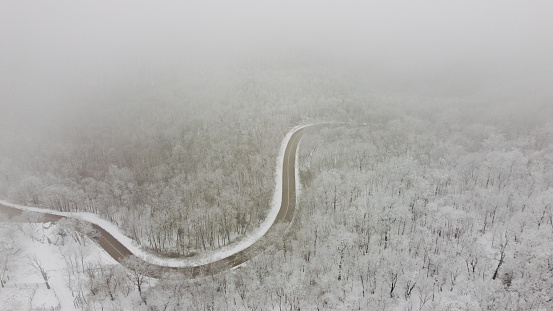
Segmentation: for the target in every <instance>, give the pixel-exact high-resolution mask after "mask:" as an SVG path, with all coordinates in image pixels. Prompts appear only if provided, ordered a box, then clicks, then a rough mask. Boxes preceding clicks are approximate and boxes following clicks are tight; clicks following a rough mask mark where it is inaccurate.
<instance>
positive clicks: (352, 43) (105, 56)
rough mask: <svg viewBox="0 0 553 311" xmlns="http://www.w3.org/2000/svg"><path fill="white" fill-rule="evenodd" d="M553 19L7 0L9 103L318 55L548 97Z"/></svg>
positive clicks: (415, 77)
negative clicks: (146, 76) (145, 76)
mask: <svg viewBox="0 0 553 311" xmlns="http://www.w3.org/2000/svg"><path fill="white" fill-rule="evenodd" d="M552 12H553V1H549V0H539V1H511V0H504V1H474V0H469V1H443V0H441V1H438V0H432V1H407V0H402V1H288V0H285V1H253V0H252V1H172V2H162V1H75V0H71V1H63V0H56V1H11V0H5V1H0V42H1V44H0V83H1V86H0V87H1V88H0V91H1V93H2V94H1V95H0V100H1V102H0V105H2V106H1V108H2V109H4V112H6V111H7V110H8V107H11V106H13V105H15V104H17V105H19V106H20V105H22V104H26V105H30V106H29V107H33V109H34V107H36V106H37V105H38V106H41V105H42V106H44V105H48V103H52V102H55V101H56V100H57V99H58V98H59V96H61V95H60V94H66V93H70V92H72V90H73V91H74V90H75V89H79V88H80V89H86V88H87V87H88V86H90V85H96V84H102V83H106V84H110V83H113V81H127V80H128V81H131V80H132V79H133V75H134V76H136V75H139V74H141V73H144V72H149V71H153V72H156V71H158V72H161V73H164V72H169V71H170V69H171V70H176V71H182V72H186V68H189V67H191V66H192V67H195V68H204V69H205V70H207V71H209V70H210V68H214V67H217V66H229V65H230V66H239V65H240V64H244V63H248V62H258V63H260V64H263V63H264V62H266V63H271V62H272V63H275V62H276V63H278V62H280V61H291V62H294V61H297V60H309V59H312V60H313V61H317V62H321V63H325V62H328V63H329V64H330V63H332V64H340V63H350V64H357V63H358V64H360V65H361V64H362V66H366V67H361V68H373V69H374V70H375V73H376V75H383V76H384V75H386V76H390V77H393V79H399V80H401V79H404V80H405V81H407V82H408V83H410V82H412V83H415V84H416V83H418V84H419V85H420V84H425V87H426V88H430V87H431V85H432V83H434V82H435V81H440V80H447V81H449V82H448V83H450V84H451V85H455V87H457V86H459V85H463V84H467V85H469V87H468V89H473V88H474V87H476V86H478V87H480V88H493V87H495V86H493V85H492V84H493V83H492V84H490V81H496V80H509V81H510V82H509V83H508V85H516V86H517V87H518V86H521V89H520V92H537V91H547V90H548V89H549V88H550V85H551V83H550V82H552V81H551V80H552V79H551V76H552V73H553V13H552ZM375 73H373V74H375ZM513 81H514V82H513ZM123 83H124V82H123ZM523 84H524V85H525V86H524V88H522V85H523ZM455 87H453V89H455ZM515 89H516V88H515ZM512 90H513V88H512V87H509V91H511V92H512ZM456 91H457V92H456ZM456 91H455V90H453V91H452V94H453V95H455V96H459V95H462V92H463V87H459V89H457V90H456ZM500 91H501V89H500ZM459 92H461V94H459ZM31 103H32V104H31ZM5 115H6V114H5Z"/></svg>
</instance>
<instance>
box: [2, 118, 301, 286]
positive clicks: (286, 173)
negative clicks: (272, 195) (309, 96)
mask: <svg viewBox="0 0 553 311" xmlns="http://www.w3.org/2000/svg"><path fill="white" fill-rule="evenodd" d="M306 128H307V127H302V128H299V129H298V130H296V131H295V132H293V134H292V136H291V137H290V139H289V141H288V144H287V145H286V149H285V152H284V157H283V165H282V201H281V205H280V209H279V211H278V214H277V216H276V219H275V221H274V222H273V224H272V225H271V227H270V228H269V230H268V231H267V232H266V233H265V235H264V236H263V237H262V238H260V239H259V240H258V241H256V242H255V243H253V244H252V245H251V246H249V247H247V248H245V249H243V250H241V251H239V252H236V253H234V254H232V255H229V256H227V257H225V258H222V259H220V260H218V261H214V262H211V263H207V264H203V265H199V266H195V267H167V266H161V265H155V264H151V263H148V262H146V261H143V260H142V259H139V258H138V256H135V257H136V260H137V262H138V263H139V264H140V270H141V273H143V274H145V275H147V276H149V277H155V278H161V277H163V276H164V275H167V274H170V275H181V276H183V277H186V278H196V277H201V276H206V275H213V274H215V273H218V272H221V271H223V270H227V269H230V268H233V267H236V266H239V265H241V264H242V263H244V262H246V261H248V260H250V259H251V258H253V257H254V256H256V255H257V254H259V253H260V252H262V251H263V250H265V249H266V248H267V247H268V246H270V245H271V242H272V241H271V236H274V235H277V234H279V233H282V232H279V231H278V228H279V227H281V225H284V226H285V227H286V226H287V225H288V224H290V223H291V221H292V217H293V215H294V212H295V208H296V175H295V171H296V168H295V167H296V151H297V149H298V144H299V142H300V140H301V137H302V136H303V135H304V133H305V130H306ZM276 189H277V190H275V191H278V185H277V188H276ZM0 213H2V214H4V215H6V216H7V217H8V218H10V219H14V218H17V217H18V216H21V215H22V213H23V211H22V210H20V209H17V208H14V207H10V206H6V205H3V204H0ZM26 213H28V214H27V215H33V216H34V217H36V219H35V220H33V221H36V222H52V221H53V222H56V221H58V220H60V219H62V218H64V216H59V215H55V214H51V213H47V212H44V213H42V212H26ZM91 225H92V227H93V228H94V229H96V231H97V232H98V235H97V237H95V238H94V240H95V241H96V242H97V243H98V245H100V247H102V248H103V249H104V250H105V251H106V252H107V253H108V254H109V255H110V256H111V257H113V258H114V259H115V260H117V261H118V262H120V263H122V264H123V265H128V261H126V259H127V258H129V257H130V256H132V255H133V253H132V252H131V251H130V250H129V249H128V248H127V247H125V246H124V245H123V244H122V243H121V242H119V241H118V240H117V239H116V238H115V237H114V236H113V235H111V234H110V233H109V232H107V231H106V230H104V229H103V228H101V227H100V226H98V225H96V224H93V223H91ZM128 268H131V269H132V268H133V267H128Z"/></svg>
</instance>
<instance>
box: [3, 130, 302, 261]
mask: <svg viewBox="0 0 553 311" xmlns="http://www.w3.org/2000/svg"><path fill="white" fill-rule="evenodd" d="M308 126H311V124H309V125H303V126H297V127H295V128H293V129H292V130H290V132H288V134H286V136H285V137H284V139H283V141H282V144H281V146H280V151H279V156H278V158H277V164H276V173H275V184H276V187H275V192H274V194H273V200H272V202H271V210H270V211H269V214H268V215H267V217H266V218H265V221H264V222H263V223H262V224H261V226H259V227H258V228H257V229H256V230H254V231H253V232H251V233H249V234H246V236H244V237H243V238H241V239H240V240H239V241H238V242H236V243H232V244H230V245H227V246H225V247H222V248H220V249H217V250H214V251H207V252H203V253H201V254H198V255H196V256H193V257H189V258H184V259H175V258H164V257H159V256H156V255H153V254H149V253H147V252H145V251H144V250H142V249H141V248H140V246H139V245H137V243H136V242H135V241H133V240H132V239H130V238H129V237H127V236H125V235H124V234H123V233H122V232H121V230H120V229H119V228H118V227H117V226H116V225H114V224H113V223H111V222H109V221H107V220H104V219H102V218H100V217H99V216H97V215H95V214H92V213H64V212H58V211H54V210H48V209H43V208H37V207H29V206H21V205H16V204H12V203H9V202H6V201H2V200H0V203H2V204H4V205H7V206H12V207H15V208H18V209H22V210H27V211H34V212H48V213H51V214H56V215H61V216H66V217H73V218H79V219H83V220H86V221H88V222H91V223H94V224H96V225H98V226H100V227H102V228H104V229H105V230H106V231H108V232H109V233H110V234H111V235H113V236H114V237H115V238H116V239H118V240H119V241H120V242H121V243H122V244H123V245H125V247H127V248H128V249H129V250H130V251H131V252H132V253H133V254H135V256H137V257H139V258H142V259H143V260H145V261H147V262H150V263H152V264H156V265H161V266H169V267H192V266H200V265H204V264H208V263H211V262H215V261H217V260H220V259H223V258H225V257H228V256H230V255H232V254H235V253H238V252H240V251H242V250H244V249H246V248H248V247H249V246H251V245H252V244H254V243H255V242H256V241H257V240H259V239H260V238H261V237H262V236H263V235H265V233H266V232H267V231H268V230H269V228H270V227H271V225H272V224H273V223H274V221H275V219H276V216H277V214H278V211H279V209H280V205H281V201H282V197H281V194H282V167H283V161H284V153H285V151H286V146H287V145H288V142H289V140H290V138H291V137H292V135H293V134H294V133H295V132H296V131H298V130H300V129H302V128H305V127H308ZM296 161H297V154H296ZM296 178H298V173H297V167H296ZM298 185H299V183H298V182H297V183H296V187H298Z"/></svg>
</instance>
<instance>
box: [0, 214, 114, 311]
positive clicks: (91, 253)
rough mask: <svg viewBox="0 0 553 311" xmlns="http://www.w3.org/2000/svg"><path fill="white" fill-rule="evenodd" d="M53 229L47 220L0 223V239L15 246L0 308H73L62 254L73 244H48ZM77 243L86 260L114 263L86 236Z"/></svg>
mask: <svg viewBox="0 0 553 311" xmlns="http://www.w3.org/2000/svg"><path fill="white" fill-rule="evenodd" d="M56 232H57V227H56V225H53V224H49V223H48V224H28V223H25V224H22V223H17V224H15V223H0V242H2V243H12V244H14V245H17V247H19V252H18V253H17V255H16V256H15V257H14V258H11V259H10V261H9V262H10V268H9V271H8V275H9V280H7V282H6V284H5V287H4V288H1V289H0V306H1V307H0V309H1V310H36V309H39V310H40V309H43V310H77V309H76V308H75V305H74V301H75V293H74V292H72V290H71V289H70V287H69V286H68V281H67V280H68V270H67V264H66V262H65V260H64V258H63V255H62V253H65V254H67V253H66V252H67V251H68V247H77V246H76V245H73V244H71V243H66V244H65V245H64V246H62V245H60V244H59V243H58V245H55V244H52V242H53V241H55V240H56V238H57V233H56ZM31 236H32V237H33V238H31ZM78 247H82V249H80V250H82V253H83V254H87V255H86V256H85V257H84V259H83V261H84V262H86V263H88V262H95V263H100V264H102V265H113V264H116V263H117V262H116V261H115V260H114V259H113V258H111V257H110V256H109V255H108V254H107V253H106V252H104V250H103V249H101V248H100V247H98V246H97V245H96V244H95V243H94V242H92V241H90V240H89V241H88V243H86V245H79V246H78ZM31 257H36V259H37V260H38V262H39V263H40V265H41V266H42V267H43V269H44V271H46V272H47V274H48V277H49V279H48V283H49V285H50V287H51V289H47V288H46V283H45V281H44V278H43V277H42V274H41V273H40V272H39V270H37V269H36V268H34V267H33V266H32V265H31V263H30V261H29V258H31Z"/></svg>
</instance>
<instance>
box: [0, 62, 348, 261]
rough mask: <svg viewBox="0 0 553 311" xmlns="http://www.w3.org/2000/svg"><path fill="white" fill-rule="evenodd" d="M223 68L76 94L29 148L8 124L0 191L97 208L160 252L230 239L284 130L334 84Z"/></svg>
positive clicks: (323, 100) (265, 188)
mask: <svg viewBox="0 0 553 311" xmlns="http://www.w3.org/2000/svg"><path fill="white" fill-rule="evenodd" d="M233 74H241V78H240V79H234V80H232V82H228V83H221V82H220V81H225V79H226V78H227V77H226V76H223V77H217V79H216V80H215V79H206V80H205V81H194V82H189V83H186V82H183V83H181V84H177V85H170V86H164V87H159V88H153V89H152V90H150V89H148V90H146V91H139V90H138V87H137V88H133V89H131V90H125V91H124V92H123V91H121V90H118V92H116V91H114V90H111V91H110V90H108V91H105V92H106V94H105V96H102V97H100V98H94V100H92V99H91V100H90V101H87V100H88V99H87V98H85V99H84V100H83V99H80V100H81V101H83V103H81V104H77V108H72V109H70V110H69V112H64V114H63V116H56V117H57V118H58V119H63V122H62V123H61V124H59V123H57V122H53V123H52V124H50V125H49V126H46V128H47V129H46V130H45V133H44V134H41V135H36V136H35V137H34V138H35V139H34V140H32V141H31V142H29V145H30V147H29V145H25V144H23V145H22V144H21V141H20V140H19V139H17V138H16V137H19V136H21V135H20V133H18V132H19V131H20V130H17V129H16V130H14V131H13V132H14V134H13V135H14V136H13V137H14V138H13V142H12V145H11V146H9V145H8V146H9V147H8V148H6V149H5V154H4V155H3V157H2V161H1V163H2V165H1V168H0V174H1V175H2V178H1V179H2V181H1V184H0V193H1V195H2V196H4V197H7V198H8V199H9V200H11V201H12V202H16V203H20V204H25V205H30V206H38V207H46V208H51V209H55V210H59V211H64V212H77V211H81V212H91V213H95V214H98V215H100V216H101V217H103V218H105V219H107V220H109V221H112V222H113V223H115V224H117V225H118V226H119V227H120V228H121V229H123V231H124V232H125V234H126V235H127V236H129V237H131V238H132V239H134V240H135V241H137V242H138V243H139V244H140V245H143V246H144V247H145V248H147V249H149V250H151V251H152V252H156V253H158V254H162V255H170V256H188V255H191V254H194V253H197V252H200V251H205V250H212V249H217V248H219V247H222V246H225V245H227V244H229V243H231V242H233V241H236V239H239V238H240V237H241V236H243V235H244V234H245V233H247V232H248V231H250V230H251V229H252V228H255V227H256V226H257V225H258V224H259V223H260V222H261V221H263V220H264V218H265V216H266V214H267V212H268V208H269V206H270V201H271V198H272V196H273V191H274V182H275V181H274V174H275V173H276V172H275V163H276V157H277V153H278V149H279V145H280V143H281V140H282V138H283V137H284V134H285V133H286V132H287V131H288V130H289V128H291V127H293V126H294V125H296V124H298V122H300V120H302V119H307V118H319V117H322V116H325V115H329V114H330V113H329V112H328V111H326V112H325V109H328V110H329V111H330V109H331V108H333V107H335V106H336V104H337V101H336V100H334V101H333V94H331V93H330V92H335V91H336V88H333V89H329V88H327V87H326V86H325V85H324V83H325V82H324V81H323V80H321V79H320V76H317V75H315V74H313V73H307V72H302V71H301V70H298V71H297V72H295V73H294V74H293V75H289V74H288V73H285V72H284V71H282V70H280V71H277V70H274V71H268V72H267V71H265V72H262V71H255V70H252V71H250V72H238V73H236V72H233ZM304 75H310V76H308V77H304ZM317 79H319V80H318V81H317ZM319 89H322V90H324V89H327V90H328V91H327V92H329V93H325V92H324V91H323V92H316V91H315V90H319ZM313 94H316V97H312V96H313ZM315 106H317V107H318V108H317V109H315V108H314V107H315ZM346 108H347V107H346ZM341 109H343V108H341ZM333 110H335V109H333ZM7 137H9V136H7ZM10 147H11V148H10ZM27 147H29V149H30V150H31V152H29V149H25V148H27ZM18 149H19V150H24V151H21V153H18V152H17V151H18Z"/></svg>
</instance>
